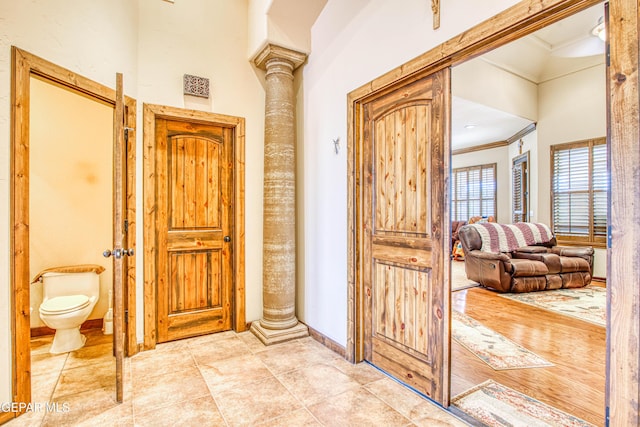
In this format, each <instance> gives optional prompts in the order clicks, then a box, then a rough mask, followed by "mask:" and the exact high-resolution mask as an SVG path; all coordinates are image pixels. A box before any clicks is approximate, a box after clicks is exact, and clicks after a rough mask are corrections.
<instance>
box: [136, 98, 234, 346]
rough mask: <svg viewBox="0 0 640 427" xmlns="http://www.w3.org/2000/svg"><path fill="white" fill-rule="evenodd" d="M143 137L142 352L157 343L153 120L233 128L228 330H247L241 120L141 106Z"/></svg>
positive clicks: (154, 142) (197, 112) (195, 111)
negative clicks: (231, 247) (231, 289)
mask: <svg viewBox="0 0 640 427" xmlns="http://www.w3.org/2000/svg"><path fill="white" fill-rule="evenodd" d="M142 116H143V121H144V126H143V132H144V135H143V138H144V171H143V175H144V191H143V193H144V195H143V197H144V224H145V225H144V349H145V350H150V349H153V348H155V346H156V343H157V305H156V304H157V295H156V274H157V272H156V255H157V254H156V248H157V239H158V236H157V233H156V199H157V198H156V178H155V166H156V135H155V134H156V120H157V119H167V120H174V121H187V122H196V123H203V124H209V125H217V126H222V127H227V128H231V129H233V141H232V144H233V200H232V205H233V218H232V220H233V224H232V229H233V232H232V242H233V257H232V262H233V273H232V277H233V309H232V313H233V314H232V316H233V319H232V327H233V330H234V331H236V332H242V331H245V330H246V329H247V324H246V314H245V266H244V252H245V242H244V230H245V225H244V161H245V160H244V146H245V134H244V126H245V119H244V118H243V117H235V116H227V115H223V114H215V113H209V112H206V111H197V110H187V109H183V108H177V107H168V106H164V105H154V104H144V105H143V113H142Z"/></svg>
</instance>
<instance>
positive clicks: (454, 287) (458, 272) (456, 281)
mask: <svg viewBox="0 0 640 427" xmlns="http://www.w3.org/2000/svg"><path fill="white" fill-rule="evenodd" d="M476 286H479V284H478V283H477V282H474V281H473V280H469V279H467V273H466V272H465V271H464V261H455V260H452V261H451V291H452V292H453V291H461V290H463V289H469V288H475V287H476Z"/></svg>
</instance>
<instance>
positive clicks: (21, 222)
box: [11, 47, 137, 402]
mask: <svg viewBox="0 0 640 427" xmlns="http://www.w3.org/2000/svg"><path fill="white" fill-rule="evenodd" d="M41 85H44V86H42V87H41V88H45V90H46V89H47V88H48V89H51V88H55V89H57V90H62V91H63V92H59V93H58V95H60V93H64V94H67V95H70V96H71V99H76V100H77V99H82V101H83V102H87V101H88V102H89V103H90V105H99V106H100V107H102V108H103V112H102V114H103V115H104V114H105V111H104V108H106V112H107V113H106V114H107V116H108V115H109V113H110V114H111V117H112V119H111V125H112V126H113V113H112V112H113V107H114V105H115V102H116V93H115V91H114V90H112V89H110V88H107V87H105V86H102V85H100V84H98V83H96V82H93V81H91V80H89V79H87V78H85V77H82V76H80V75H77V74H75V73H73V72H71V71H69V70H66V69H64V68H62V67H60V66H58V65H56V64H53V63H51V62H48V61H46V60H44V59H42V58H39V57H37V56H35V55H32V54H30V53H28V52H26V51H23V50H21V49H18V48H16V47H12V86H13V91H12V103H11V105H12V109H11V121H12V134H11V137H12V139H11V150H12V151H11V159H12V176H11V195H12V198H11V202H12V206H11V212H12V223H13V233H12V236H11V248H12V250H11V265H12V272H11V286H12V293H11V295H12V307H13V315H12V325H13V328H12V332H13V334H12V358H13V365H12V366H13V370H12V391H13V396H14V401H15V402H29V401H31V398H32V388H31V371H32V369H31V365H32V363H31V345H30V338H31V314H30V311H31V310H30V307H31V302H32V301H31V297H32V288H31V286H32V285H31V282H32V279H33V278H34V276H35V275H36V274H37V273H38V271H33V269H35V268H39V267H38V265H33V266H32V265H31V262H32V261H33V262H34V263H44V262H63V261H62V260H45V258H46V255H48V254H46V252H47V251H56V250H58V249H56V248H55V247H50V246H51V245H54V244H55V243H52V242H45V241H41V240H38V235H40V234H43V233H35V232H34V230H32V229H31V228H30V226H31V225H32V222H33V223H34V224H33V225H34V226H35V231H37V230H38V229H42V228H43V227H45V228H46V227H47V223H46V222H45V221H41V220H40V218H39V217H38V214H39V212H32V211H31V210H30V201H31V202H32V203H34V206H35V207H38V206H40V205H42V204H43V203H44V204H56V206H54V207H51V208H49V209H48V211H49V212H54V211H61V212H62V213H61V215H63V214H64V209H61V204H63V203H64V200H58V198H59V195H58V198H54V197H53V195H52V199H53V200H43V199H41V198H36V199H31V196H32V194H31V193H32V192H36V191H37V192H38V193H40V192H42V193H51V192H50V191H49V190H50V188H47V186H48V185H51V184H54V183H53V182H51V181H52V180H53V179H62V177H61V176H59V175H60V174H58V175H56V176H55V177H51V176H49V177H47V178H45V179H39V177H38V176H37V175H36V174H37V173H38V172H39V171H41V169H42V166H38V168H37V169H32V167H33V166H34V165H38V164H45V163H46V161H48V160H50V161H54V159H53V158H49V159H43V160H42V162H40V160H38V159H37V156H38V155H40V154H42V153H41V152H37V153H36V152H32V150H33V148H32V147H31V144H30V142H31V138H32V137H33V138H36V137H37V135H38V130H37V126H38V125H39V124H35V123H33V125H34V126H33V129H32V123H31V122H30V118H31V113H32V111H31V96H32V88H33V89H34V91H35V93H38V90H37V89H36V86H38V87H40V86H41ZM78 97H80V98H78ZM34 101H35V100H34ZM34 108H37V102H36V104H34ZM46 108H50V107H46ZM125 109H126V113H125V116H126V120H127V121H126V123H135V114H136V109H135V100H133V99H131V98H127V99H126V108H125ZM39 117H42V115H40V116H39ZM38 120H40V119H38ZM81 120H82V117H72V121H71V122H67V123H68V126H71V125H73V124H74V122H77V121H81ZM69 123H71V124H69ZM75 126H76V127H80V126H81V125H80V124H78V123H75ZM111 129H112V128H111ZM46 132H47V130H46V129H45V130H44V133H43V136H42V139H44V143H45V144H46V143H51V144H54V143H55V141H54V139H55V138H54V136H53V135H47V134H46ZM107 133H110V131H109V132H107ZM41 134H42V133H41ZM61 140H62V141H65V137H64V136H63V137H62V139H61ZM34 143H35V144H34V147H37V146H38V143H37V142H36V141H34ZM90 144H91V142H90V141H86V145H90ZM86 145H85V146H83V147H82V150H83V149H84V148H86ZM100 145H103V144H100ZM48 148H53V149H54V151H55V148H56V147H48ZM105 148H106V147H102V149H105ZM82 150H81V149H78V151H82ZM98 150H99V149H98V148H96V152H97V151H98ZM60 151H62V150H60ZM108 153H109V154H108V157H107V160H106V163H107V164H109V165H111V170H109V171H108V173H107V175H108V177H107V178H104V177H103V176H102V175H104V174H102V173H101V176H98V174H97V173H98V171H97V170H94V169H95V168H96V167H97V166H96V165H94V164H92V161H95V163H96V164H100V167H101V168H103V167H104V164H103V163H102V161H103V160H104V159H103V158H102V156H99V158H95V159H88V158H86V159H78V160H77V161H76V163H75V168H71V170H67V171H66V172H69V173H73V172H75V173H77V174H78V176H76V177H72V178H70V179H77V180H80V181H83V180H84V181H85V182H86V184H87V185H89V186H92V185H96V183H97V182H98V181H103V180H104V179H107V180H109V181H110V180H112V179H113V178H112V171H113V163H112V162H111V160H109V159H111V158H112V155H113V154H112V153H113V145H112V141H111V144H110V145H109V147H108ZM126 153H127V157H128V159H129V161H128V162H127V168H126V171H123V174H124V175H126V176H127V177H128V179H127V183H126V190H125V191H124V193H126V195H127V202H128V205H127V206H126V208H125V212H126V214H125V218H126V220H127V221H128V222H129V224H131V226H130V227H129V233H130V235H131V236H132V237H131V238H130V239H129V244H130V245H134V244H135V183H134V177H135V173H134V171H135V137H132V138H129V141H128V144H127V148H126ZM58 154H59V153H58ZM59 160H60V159H59ZM60 161H63V160H60ZM32 174H33V176H32ZM30 184H32V185H33V186H34V187H32V186H31V185H30ZM61 187H62V188H64V187H65V184H64V183H61ZM74 188H75V187H74ZM105 188H106V187H105ZM108 189H109V190H110V191H111V192H112V193H113V192H114V189H112V187H109V188H108ZM71 191H76V189H74V190H71ZM105 191H107V190H105ZM100 195H101V196H106V198H107V200H109V199H112V198H113V194H106V195H105V194H103V192H102V191H100ZM33 196H36V195H35V194H33ZM37 196H42V194H38V195H37ZM74 196H78V194H75V195H74ZM78 197H80V196H78ZM108 206H109V208H108V212H102V214H103V215H104V216H105V218H104V219H103V223H104V224H103V223H101V227H104V226H107V227H108V230H106V231H104V230H101V232H103V231H104V233H105V234H106V235H111V233H112V227H113V223H114V221H113V220H111V218H112V217H111V215H112V212H113V211H112V210H111V208H110V206H111V204H110V202H108ZM39 209H47V208H46V207H40V208H39ZM66 209H67V210H69V209H71V207H70V206H67V207H66ZM104 209H107V208H105V207H104V206H103V207H101V208H100V209H99V210H104ZM71 215H72V213H71V212H69V213H68V218H69V219H71ZM94 215H100V213H94ZM84 219H85V220H87V219H86V218H84ZM32 220H33V221H32ZM77 221H79V220H78V219H77V218H76V219H73V220H70V221H69V223H65V221H64V217H63V218H62V219H61V223H62V224H63V225H64V227H62V228H66V233H69V230H71V229H72V228H73V227H74V222H77ZM30 233H34V236H30ZM60 233H62V234H64V233H65V230H62V231H60ZM30 237H34V238H35V239H36V240H33V239H30ZM40 237H42V236H40ZM85 237H86V236H85ZM58 240H59V239H58ZM100 244H102V241H100ZM75 246H76V245H74V247H75ZM107 247H111V244H108V246H107ZM104 249H106V248H97V247H96V248H94V247H91V248H82V249H80V248H78V250H83V251H88V252H93V251H94V250H95V251H96V253H95V254H93V255H88V256H89V257H91V259H97V260H100V261H96V262H95V264H98V263H99V262H103V261H102V250H104ZM43 255H44V257H43ZM71 256H73V254H71ZM94 256H95V258H94ZM78 257H82V255H80V254H78ZM39 260H40V261H39ZM64 262H65V263H66V264H68V263H69V262H67V261H64ZM129 264H130V265H129V266H128V271H127V280H126V283H125V284H124V289H125V298H124V301H123V302H124V304H123V307H113V309H114V310H119V311H120V312H124V311H125V310H128V313H129V316H128V318H129V322H128V324H127V325H126V327H125V330H124V331H123V332H124V336H125V349H124V351H125V353H126V354H128V355H132V354H134V353H136V352H137V344H136V336H135V282H134V277H135V266H134V264H133V263H129ZM108 288H109V284H106V285H105V286H104V287H103V288H102V291H101V293H104V294H105V295H104V296H102V295H101V297H102V299H103V300H102V302H103V305H104V304H105V303H106V304H107V305H108V299H109V298H108V296H109V293H108ZM34 297H37V293H36V295H34ZM36 299H37V298H36ZM99 300H100V299H99ZM129 302H131V304H129ZM103 309H104V307H101V308H100V310H103ZM35 310H37V308H36V307H34V311H35ZM34 320H35V319H34ZM95 320H98V321H99V319H95ZM116 377H117V375H116V373H115V371H114V375H113V382H114V383H116Z"/></svg>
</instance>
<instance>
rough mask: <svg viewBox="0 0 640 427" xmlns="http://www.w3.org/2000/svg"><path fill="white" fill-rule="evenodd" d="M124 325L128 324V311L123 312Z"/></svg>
mask: <svg viewBox="0 0 640 427" xmlns="http://www.w3.org/2000/svg"><path fill="white" fill-rule="evenodd" d="M124 323H129V310H128V309H127V310H125V311H124Z"/></svg>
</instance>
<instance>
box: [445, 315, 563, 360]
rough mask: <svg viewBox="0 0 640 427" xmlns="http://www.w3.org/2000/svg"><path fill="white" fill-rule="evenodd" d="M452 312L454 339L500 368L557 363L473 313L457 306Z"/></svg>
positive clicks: (481, 358)
mask: <svg viewBox="0 0 640 427" xmlns="http://www.w3.org/2000/svg"><path fill="white" fill-rule="evenodd" d="M451 313H452V315H453V316H452V322H451V333H452V335H453V339H455V340H456V341H457V342H458V343H460V345H462V346H463V347H465V348H466V349H467V350H469V351H470V352H471V353H473V354H474V355H476V356H477V357H478V358H480V360H482V361H483V362H485V363H486V364H487V365H489V366H491V367H492V368H493V369H495V370H496V371H500V370H505V369H524V368H540V367H544V366H553V363H550V362H548V361H547V360H545V359H543V358H542V357H540V356H538V355H537V354H535V353H533V352H531V351H529V350H527V349H526V348H524V347H522V346H521V345H519V344H516V343H514V342H513V341H511V340H509V339H508V338H507V337H505V336H503V335H500V334H499V333H497V332H496V331H494V330H492V329H489V328H487V327H486V326H484V325H482V324H481V323H480V322H478V321H476V320H474V319H472V318H471V317H469V316H467V315H465V314H463V313H460V312H458V311H455V310H453V311H452V312H451Z"/></svg>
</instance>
